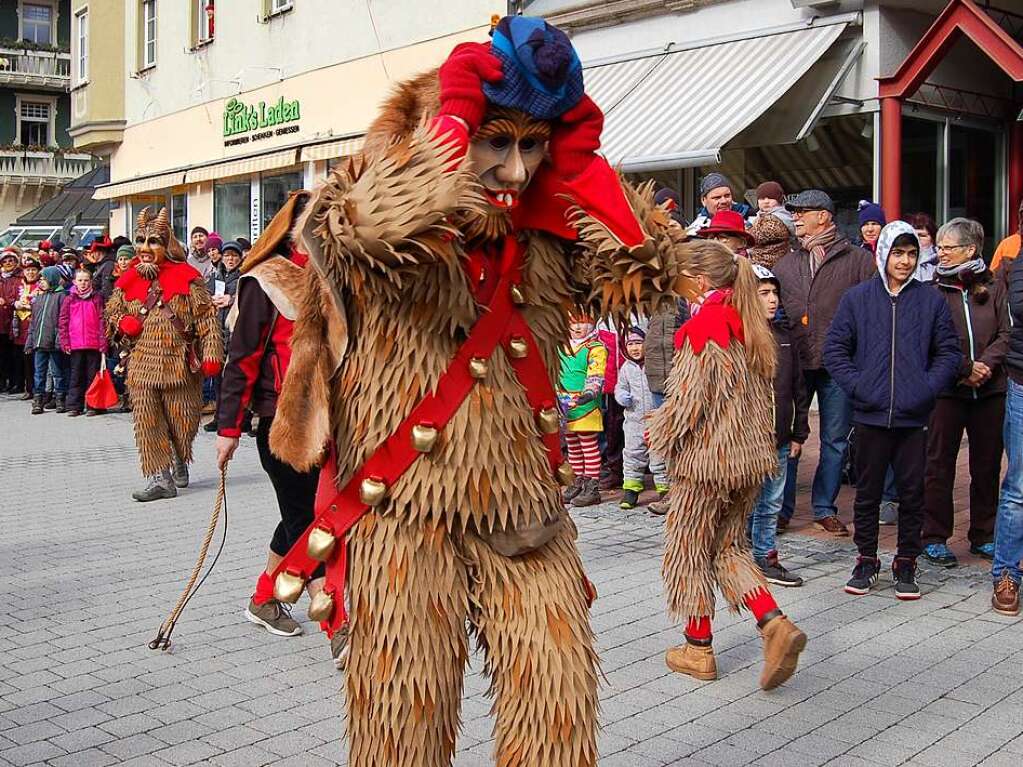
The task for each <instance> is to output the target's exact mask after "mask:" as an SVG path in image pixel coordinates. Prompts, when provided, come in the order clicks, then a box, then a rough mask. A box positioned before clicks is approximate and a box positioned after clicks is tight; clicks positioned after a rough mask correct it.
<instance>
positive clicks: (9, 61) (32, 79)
mask: <svg viewBox="0 0 1023 767" xmlns="http://www.w3.org/2000/svg"><path fill="white" fill-rule="evenodd" d="M0 84H5V85H29V86H34V87H37V88H60V89H65V90H66V89H67V88H68V87H70V85H71V54H70V53H59V52H55V51H30V50H25V49H21V48H9V47H6V46H4V47H0Z"/></svg>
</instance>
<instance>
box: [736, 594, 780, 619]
mask: <svg viewBox="0 0 1023 767" xmlns="http://www.w3.org/2000/svg"><path fill="white" fill-rule="evenodd" d="M743 602H745V603H746V607H748V608H749V609H750V612H751V613H753V617H754V618H756V619H757V621H760V620H762V619H763V617H764V616H765V615H767V614H768V613H769V612H771V610H777V609H778V603H777V602H775V601H774V597H772V596H771V592H770V591H768V590H767V589H765V588H760V589H757V590H756V591H754V592H753V593H752V594H749V595H748V596H747V597H746V598H745V599H744V600H743Z"/></svg>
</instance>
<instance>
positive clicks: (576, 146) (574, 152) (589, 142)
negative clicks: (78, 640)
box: [547, 96, 604, 181]
mask: <svg viewBox="0 0 1023 767" xmlns="http://www.w3.org/2000/svg"><path fill="white" fill-rule="evenodd" d="M603 130H604V113H603V112H601V111H600V107H598V106H597V105H596V104H594V103H593V99H591V98H590V97H589V96H583V97H582V99H581V100H580V101H579V103H578V104H576V105H575V106H574V107H572V108H571V109H569V110H568V111H567V112H565V114H563V115H561V120H560V122H559V123H558V124H557V126H556V127H555V128H554V131H553V133H552V134H551V140H550V143H549V144H548V147H547V149H548V151H549V152H550V155H551V164H552V165H553V166H554V169H555V170H556V171H557V173H558V175H559V176H561V178H563V179H565V180H566V181H568V180H571V179H573V178H575V177H576V176H578V175H579V174H580V173H582V172H583V171H584V170H586V169H587V168H588V167H589V166H590V163H591V162H593V158H594V156H595V155H596V152H597V150H598V149H600V134H601V131H603Z"/></svg>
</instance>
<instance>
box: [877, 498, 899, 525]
mask: <svg viewBox="0 0 1023 767" xmlns="http://www.w3.org/2000/svg"><path fill="white" fill-rule="evenodd" d="M898 522H899V502H898V501H884V502H882V503H881V509H880V523H881V524H882V525H896V524H898Z"/></svg>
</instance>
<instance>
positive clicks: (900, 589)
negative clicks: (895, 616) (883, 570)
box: [892, 557, 920, 602]
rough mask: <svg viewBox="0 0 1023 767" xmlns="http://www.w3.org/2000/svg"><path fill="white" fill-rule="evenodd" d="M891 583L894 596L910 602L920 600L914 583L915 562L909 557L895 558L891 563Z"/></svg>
mask: <svg viewBox="0 0 1023 767" xmlns="http://www.w3.org/2000/svg"><path fill="white" fill-rule="evenodd" d="M892 581H893V582H894V583H895V596H897V597H898V598H899V599H901V600H903V601H905V602H910V601H912V600H914V599H919V598H920V587H919V586H918V585H917V583H916V560H914V559H911V558H910V557H895V561H894V562H892Z"/></svg>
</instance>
